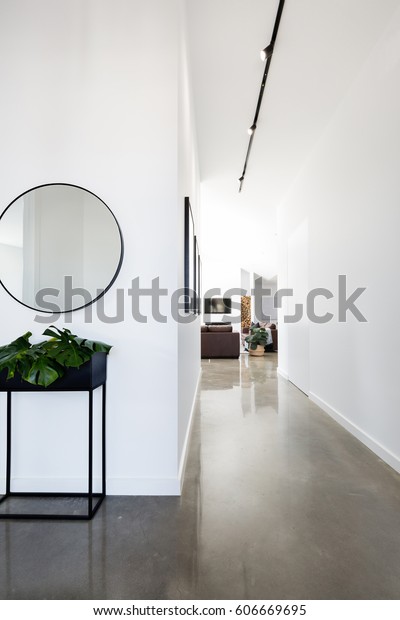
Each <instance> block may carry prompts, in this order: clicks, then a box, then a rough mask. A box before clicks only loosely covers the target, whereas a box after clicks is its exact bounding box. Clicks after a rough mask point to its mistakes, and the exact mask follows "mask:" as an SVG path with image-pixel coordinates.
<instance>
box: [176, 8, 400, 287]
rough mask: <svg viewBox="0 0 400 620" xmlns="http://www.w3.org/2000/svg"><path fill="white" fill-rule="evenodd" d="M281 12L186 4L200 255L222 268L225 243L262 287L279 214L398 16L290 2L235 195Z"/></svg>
mask: <svg viewBox="0 0 400 620" xmlns="http://www.w3.org/2000/svg"><path fill="white" fill-rule="evenodd" d="M278 4H279V2H278V0H201V1H199V0H187V9H188V34H189V36H188V40H189V52H190V58H191V75H192V88H193V96H194V105H195V113H196V124H197V134H198V136H197V138H198V146H199V160H200V174H201V181H202V207H203V239H202V246H203V250H202V252H203V255H204V256H205V259H206V260H207V259H208V260H217V259H218V253H219V251H220V247H221V245H220V240H221V236H222V235H223V237H224V240H225V243H226V246H227V247H226V248H225V250H224V254H225V256H230V259H231V260H232V261H236V262H237V264H238V266H241V267H243V268H245V269H249V270H252V271H257V272H258V273H261V274H263V275H264V276H266V277H270V276H272V275H274V274H275V273H276V271H277V265H276V217H275V216H276V209H277V207H278V205H279V203H280V202H281V200H282V199H283V197H284V195H285V192H286V191H287V190H288V188H289V186H290V184H291V182H292V180H293V179H294V177H295V176H296V175H297V174H298V172H299V170H300V169H301V167H302V166H303V165H304V163H305V161H306V160H307V157H308V156H309V154H310V152H311V150H312V149H313V147H314V145H315V144H316V142H317V141H318V139H319V138H320V136H321V134H322V133H323V131H324V129H325V128H326V126H327V124H328V123H329V121H330V119H331V118H332V116H333V115H334V113H335V110H336V109H337V107H338V105H340V101H341V99H342V98H343V97H344V96H345V94H346V92H347V90H348V88H349V87H350V85H351V83H352V82H353V80H354V79H355V78H356V76H357V74H358V72H359V71H360V69H361V67H362V66H363V64H364V63H365V62H367V59H368V54H369V53H370V51H371V50H372V48H373V46H374V44H375V43H376V40H377V38H378V37H379V36H380V35H381V33H382V31H383V29H384V27H385V26H386V24H387V23H388V21H389V20H390V17H391V15H392V14H393V13H394V11H395V10H396V9H397V8H398V0H286V3H285V8H284V11H283V16H282V20H281V26H280V30H279V35H278V39H277V43H276V46H275V53H274V56H273V58H272V62H271V68H270V72H269V77H268V81H267V86H266V89H265V92H264V99H263V103H262V107H261V112H260V116H259V121H258V128H257V131H256V134H255V137H254V141H253V147H252V151H251V154H250V159H249V164H248V168H247V173H246V178H245V181H244V184H243V190H242V192H241V193H240V194H239V193H238V178H239V176H240V175H241V172H242V169H243V164H244V160H245V155H246V150H247V145H248V139H249V136H248V134H247V128H248V127H249V126H250V125H251V124H252V121H253V117H254V112H255V107H256V103H257V98H258V94H259V89H260V84H261V79H262V75H263V71H264V67H265V65H264V63H262V62H261V60H260V55H259V52H260V50H261V49H262V48H264V47H265V46H266V45H267V44H268V43H269V41H270V38H271V34H272V29H273V25H274V21H275V17H276V11H277V7H278ZM253 222H256V230H257V232H259V233H260V235H259V236H258V240H257V243H254V229H253V231H252V230H251V226H252V223H253ZM252 233H253V234H252ZM218 239H219V243H217V240H218Z"/></svg>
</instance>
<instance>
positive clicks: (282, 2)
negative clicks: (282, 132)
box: [239, 0, 285, 192]
mask: <svg viewBox="0 0 400 620" xmlns="http://www.w3.org/2000/svg"><path fill="white" fill-rule="evenodd" d="M284 6H285V0H279V6H278V11H277V14H276V19H275V24H274V29H273V31H272V37H271V43H270V44H269V46H268V47H267V48H266V50H267V49H269V50H270V53H269V54H268V55H267V58H266V64H265V69H264V73H263V77H262V80H261V86H260V93H259V95H258V100H257V106H256V112H255V114H254V121H253V124H252V126H251V128H250V129H251V130H252V131H251V134H250V139H249V145H248V147H247V153H246V159H245V161H244V166H243V171H242V176H241V177H240V179H239V192H241V191H242V185H243V181H244V177H245V176H246V170H247V164H248V161H249V157H250V152H251V147H252V145H253V139H254V134H255V130H256V128H257V121H258V115H259V113H260V108H261V103H262V100H263V96H264V90H265V85H266V83H267V78H268V72H269V68H270V65H271V61H272V56H273V50H274V46H275V41H276V38H277V36H278V31H279V25H280V23H281V17H282V12H283V7H284Z"/></svg>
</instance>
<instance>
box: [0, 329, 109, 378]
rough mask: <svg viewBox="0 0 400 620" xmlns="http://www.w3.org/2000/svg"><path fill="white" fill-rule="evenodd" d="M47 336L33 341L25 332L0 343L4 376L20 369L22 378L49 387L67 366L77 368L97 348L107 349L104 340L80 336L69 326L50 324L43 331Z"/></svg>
mask: <svg viewBox="0 0 400 620" xmlns="http://www.w3.org/2000/svg"><path fill="white" fill-rule="evenodd" d="M43 335H45V336H50V340H45V341H43V342H40V343H38V344H34V345H32V344H31V342H30V341H29V338H30V337H31V336H32V333H31V332H27V333H26V334H24V335H23V336H20V338H17V340H14V341H13V342H11V343H10V344H8V345H5V346H3V347H0V371H2V370H5V369H7V373H8V374H7V379H11V378H12V377H14V376H15V374H16V373H19V374H20V375H21V377H22V379H23V380H24V381H28V383H32V384H34V385H41V386H44V387H48V386H49V385H51V384H52V383H54V381H56V380H57V379H58V378H60V377H62V376H63V375H64V372H65V369H66V368H79V367H80V366H82V364H84V363H85V362H88V361H89V360H90V358H91V357H92V355H93V354H94V353H96V352H103V353H108V352H109V351H110V349H111V346H110V345H108V344H105V343H104V342H97V341H94V340H87V339H85V338H79V337H78V336H76V335H75V334H73V333H72V332H71V331H70V330H69V329H66V328H64V329H63V330H60V329H58V328H57V327H54V326H51V327H49V328H48V329H46V330H45V331H44V332H43Z"/></svg>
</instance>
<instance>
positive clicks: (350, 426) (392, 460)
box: [309, 392, 400, 473]
mask: <svg viewBox="0 0 400 620" xmlns="http://www.w3.org/2000/svg"><path fill="white" fill-rule="evenodd" d="M309 398H310V400H312V402H313V403H315V404H316V405H318V407H320V409H322V410H323V411H325V413H327V414H328V415H329V416H330V417H331V418H333V419H334V420H335V422H337V423H338V424H340V426H343V428H345V429H346V430H347V431H349V433H351V434H352V435H354V437H356V438H357V439H358V440H359V441H361V443H363V444H364V445H365V446H367V448H369V449H370V450H372V452H374V453H375V454H376V455H377V456H379V458H381V459H382V461H385V463H387V464H388V465H390V467H393V469H394V470H396V471H397V472H398V473H400V458H399V457H398V456H396V455H395V454H393V452H390V450H388V449H387V448H385V446H382V444H380V443H379V442H378V441H376V440H375V439H373V438H372V437H371V436H370V435H368V433H365V432H364V431H363V430H362V429H361V428H360V427H359V426H357V425H356V424H354V423H353V422H351V421H350V420H349V419H348V418H346V417H345V416H344V415H342V414H341V413H340V412H339V411H337V410H336V409H334V408H333V407H331V406H330V405H328V403H326V402H325V401H324V400H322V398H319V396H317V395H316V394H314V392H310V393H309Z"/></svg>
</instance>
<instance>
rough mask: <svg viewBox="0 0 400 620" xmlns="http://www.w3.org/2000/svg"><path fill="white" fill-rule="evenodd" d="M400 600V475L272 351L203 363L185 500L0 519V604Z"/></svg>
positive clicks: (115, 500)
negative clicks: (61, 516)
mask: <svg viewBox="0 0 400 620" xmlns="http://www.w3.org/2000/svg"><path fill="white" fill-rule="evenodd" d="M382 406H384V402H383V403H382ZM399 596H400V476H399V475H398V474H396V473H395V472H394V471H393V470H392V469H390V468H389V467H388V466H386V465H385V464H384V463H383V462H382V461H380V459H379V458H377V457H376V456H375V455H374V454H373V453H372V452H370V451H369V450H368V449H367V448H365V447H364V446H363V445H362V444H360V443H359V442H358V441H357V440H355V439H354V438H353V437H352V436H351V435H349V434H348V433H347V432H346V431H344V430H343V429H342V428H341V427H340V426H338V425H337V424H336V423H335V422H333V421H332V420H331V419H330V418H329V417H328V416H327V415H325V414H324V413H323V412H322V411H321V410H320V409H319V408H318V407H316V406H315V405H314V404H313V403H311V402H310V401H309V400H308V399H307V398H306V396H304V394H302V393H301V392H300V391H298V390H297V389H296V388H295V387H294V386H293V385H291V384H290V383H289V382H287V381H285V380H284V379H281V378H278V377H277V374H276V354H273V353H272V354H268V355H266V356H265V357H264V358H261V359H260V358H251V359H249V358H248V355H247V354H242V356H241V359H240V360H225V361H224V360H210V361H204V362H203V374H202V386H201V392H200V394H199V396H198V402H197V410H196V417H195V421H194V427H193V433H192V439H191V447H190V456H189V460H188V467H187V474H186V480H185V486H184V491H183V495H182V497H180V498H178V497H108V498H107V499H106V501H105V503H104V504H103V505H102V507H101V508H100V510H99V512H98V514H97V515H96V516H95V518H94V519H93V521H91V522H64V521H61V522H51V521H50V522H34V521H8V522H7V521H0V597H1V598H2V599H131V600H132V599H134V600H137V599H266V600H268V599H398V598H399Z"/></svg>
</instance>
